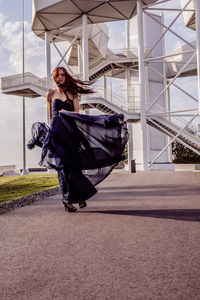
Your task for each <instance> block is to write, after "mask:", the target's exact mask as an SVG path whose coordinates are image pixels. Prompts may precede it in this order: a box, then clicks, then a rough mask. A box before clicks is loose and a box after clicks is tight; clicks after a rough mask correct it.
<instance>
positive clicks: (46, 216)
mask: <svg viewBox="0 0 200 300" xmlns="http://www.w3.org/2000/svg"><path fill="white" fill-rule="evenodd" d="M98 189H99V193H98V194H97V195H95V196H94V197H93V199H91V200H90V201H88V208H87V209H85V210H84V211H79V212H77V213H75V214H70V213H65V212H64V209H63V207H62V204H61V200H60V197H59V196H52V197H49V198H47V199H45V200H42V201H39V202H36V203H34V204H32V205H31V206H26V207H23V208H20V209H16V210H15V211H12V212H10V213H7V214H4V215H1V216H0V239H1V245H0V257H1V260H0V298H1V300H4V299H6V300H7V299H9V300H10V299H19V300H24V299H26V300H32V299H33V300H39V299H48V300H49V299H59V300H60V299H61V300H62V299H67V300H68V299H70V300H76V299H81V300H83V299H84V300H90V299H91V300H93V299H99V300H104V299H109V300H112V299H117V300H118V299H119V300H124V299H133V300H134V299H137V300H147V299H153V300H156V299H160V300H163V299H169V300H173V299H174V300H179V299H180V300H184V299H185V300H190V299H191V300H196V299H200V224H199V222H200V176H199V175H197V174H195V173H192V172H138V173H136V174H121V175H120V174H114V175H111V176H109V177H108V178H107V179H106V180H105V181H104V182H103V183H101V184H100V185H99V188H98Z"/></svg>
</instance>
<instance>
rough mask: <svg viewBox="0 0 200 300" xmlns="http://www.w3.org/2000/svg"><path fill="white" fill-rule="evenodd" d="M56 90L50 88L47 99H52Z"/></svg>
mask: <svg viewBox="0 0 200 300" xmlns="http://www.w3.org/2000/svg"><path fill="white" fill-rule="evenodd" d="M55 92H56V89H49V90H48V91H47V93H46V97H47V101H51V100H52V99H53V96H54V94H55Z"/></svg>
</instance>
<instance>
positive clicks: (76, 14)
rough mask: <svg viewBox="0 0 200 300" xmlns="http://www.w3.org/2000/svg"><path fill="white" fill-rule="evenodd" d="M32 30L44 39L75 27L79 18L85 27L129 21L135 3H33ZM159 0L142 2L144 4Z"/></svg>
mask: <svg viewBox="0 0 200 300" xmlns="http://www.w3.org/2000/svg"><path fill="white" fill-rule="evenodd" d="M32 1H33V9H32V13H33V15H32V30H33V31H34V33H35V34H36V35H38V36H39V37H41V38H44V32H45V31H50V32H53V33H54V34H59V32H58V30H60V29H63V30H64V29H65V28H69V27H78V26H81V24H82V15H83V14H86V15H87V17H88V24H93V23H94V24H96V23H102V22H111V21H119V20H128V19H131V18H132V17H133V16H134V15H136V13H137V0H121V1H119V0H106V1H105V0H104V1H102V0H32ZM157 1H158V0H145V1H143V2H142V3H143V4H144V5H148V4H152V3H155V2H157Z"/></svg>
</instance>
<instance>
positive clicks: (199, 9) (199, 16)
mask: <svg viewBox="0 0 200 300" xmlns="http://www.w3.org/2000/svg"><path fill="white" fill-rule="evenodd" d="M191 1H192V0H188V1H187V3H186V4H185V5H184V7H183V8H182V9H179V8H178V9H177V8H173V7H170V2H171V1H159V2H157V3H154V4H150V5H145V6H143V7H142V12H141V14H146V15H147V16H148V17H149V18H151V19H152V20H154V21H155V22H156V23H158V24H160V25H161V26H162V28H163V31H162V33H161V35H160V37H159V38H158V39H157V40H156V41H155V43H154V44H153V46H152V47H151V48H150V49H149V50H148V51H147V52H145V53H143V56H142V57H143V61H142V64H144V66H145V68H147V69H149V70H151V71H152V72H154V73H155V74H157V75H158V76H159V77H160V78H161V79H163V81H164V82H165V86H164V88H163V90H162V91H161V92H160V93H159V94H158V95H157V96H156V97H155V99H154V100H153V102H152V103H151V104H149V105H148V104H147V102H146V103H145V108H144V106H143V107H141V110H142V109H143V110H145V111H143V112H142V111H141V115H142V114H145V119H146V127H147V123H148V119H150V120H151V123H154V122H155V121H154V120H153V118H154V117H156V116H160V117H161V118H163V117H165V118H166V119H167V120H168V121H169V120H170V119H171V117H173V116H176V117H177V118H178V117H179V116H180V114H183V115H184V114H185V113H186V112H188V111H190V114H187V115H186V116H187V117H189V116H191V118H190V120H189V121H188V120H187V121H186V122H185V124H184V125H183V126H182V127H181V128H180V130H179V131H178V132H177V134H175V135H173V134H172V133H170V132H167V130H166V129H163V128H160V129H162V131H163V132H165V133H166V134H167V135H168V136H170V137H171V138H170V141H169V142H168V144H167V145H166V146H165V147H164V148H163V149H162V150H161V151H160V152H159V153H158V155H157V156H156V157H155V158H154V159H153V160H152V161H149V158H148V157H147V156H148V154H146V158H145V157H144V159H147V161H148V163H147V168H145V163H144V169H149V168H150V167H151V166H152V164H153V163H155V162H156V161H157V160H158V158H159V157H160V156H161V155H162V154H163V152H164V151H166V149H167V148H168V147H170V146H171V144H172V143H173V142H174V141H175V140H177V141H179V142H180V143H182V144H183V145H184V146H187V147H188V148H189V149H191V150H193V151H194V152H195V153H197V154H199V155H200V151H198V150H196V149H194V148H193V147H192V146H190V145H187V144H186V143H185V142H184V141H182V140H181V139H180V136H181V134H182V133H183V132H184V130H186V129H187V128H188V126H189V125H190V124H191V122H192V121H194V119H195V118H196V117H197V116H199V111H198V108H197V109H190V110H184V109H183V110H177V111H170V110H166V111H164V112H163V111H160V112H159V107H158V106H157V102H158V101H159V100H160V98H161V97H162V96H165V95H166V93H167V92H169V88H170V86H174V87H175V88H177V89H178V90H179V91H181V92H182V93H184V95H186V96H187V97H188V99H189V100H192V101H194V102H195V103H199V107H200V100H199V98H200V97H199V96H198V99H197V98H196V97H194V96H193V95H191V94H190V93H189V92H188V91H186V90H185V89H184V88H183V87H180V86H179V85H177V84H176V83H175V80H176V79H177V78H179V77H180V76H181V74H182V73H183V71H184V70H185V69H186V68H187V67H188V65H189V64H191V62H192V60H193V59H194V57H195V56H196V57H197V74H198V75H197V76H198V85H199V86H198V87H197V88H198V95H199V88H200V63H199V61H200V58H199V56H200V55H199V53H200V52H199V51H200V38H199V37H198V34H199V33H198V31H199V30H196V36H197V45H196V47H195V45H194V44H192V43H190V42H189V41H187V40H186V39H185V38H183V37H182V36H181V35H180V34H178V33H177V32H175V30H172V29H171V27H172V26H173V25H174V24H175V23H176V21H177V19H178V18H179V17H180V16H181V15H182V14H183V12H185V11H194V10H192V9H188V5H189V4H190V3H191ZM166 2H168V7H157V6H158V5H159V4H163V3H166ZM195 2H196V6H195V13H196V20H197V23H198V22H199V23H198V24H199V25H197V24H196V28H198V26H200V4H199V1H195ZM150 11H160V12H162V14H163V13H164V12H165V11H174V12H178V13H177V15H176V16H174V18H173V20H172V21H171V23H170V24H169V25H168V26H166V25H165V24H164V22H162V21H159V20H157V19H156V18H155V17H154V16H152V14H151V13H150ZM162 20H163V18H162ZM138 26H141V24H138ZM138 32H139V29H138ZM168 32H170V33H171V34H173V35H174V36H175V37H176V38H178V39H179V40H181V41H182V42H184V43H185V44H186V45H188V46H189V47H190V49H189V50H187V51H182V52H180V53H175V54H169V55H167V54H164V55H162V56H159V57H153V58H151V57H150V58H149V57H148V56H149V54H150V53H151V52H152V50H153V49H154V48H155V47H156V45H157V44H158V43H159V42H162V40H163V39H164V38H165V36H166V33H168ZM140 51H141V49H140ZM184 54H188V55H190V54H191V56H190V58H189V59H188V60H187V61H184V62H181V64H182V65H181V68H180V70H179V71H178V72H177V74H176V75H175V76H174V77H173V78H171V79H170V80H169V79H168V78H167V76H166V74H165V72H164V73H163V74H162V73H160V72H159V71H157V70H156V69H155V68H154V67H152V66H151V63H162V64H163V65H166V63H169V62H170V61H169V60H166V59H167V58H169V57H172V60H171V61H172V62H176V61H175V60H173V57H176V58H177V57H178V56H179V55H184ZM139 56H140V55H139ZM139 65H140V70H141V62H140V64H139ZM142 69H144V68H143V66H142ZM146 84H147V80H146ZM143 88H144V87H143ZM145 99H147V97H145ZM154 109H155V110H154ZM154 111H157V112H156V113H155V112H154ZM141 123H142V120H141ZM156 125H157V127H159V125H158V124H156ZM143 126H144V124H143ZM146 131H147V129H145V130H144V132H146ZM145 138H146V134H145V135H144V133H143V140H144V139H145ZM199 142H200V141H199Z"/></svg>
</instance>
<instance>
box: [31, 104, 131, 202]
mask: <svg viewBox="0 0 200 300" xmlns="http://www.w3.org/2000/svg"><path fill="white" fill-rule="evenodd" d="M62 109H64V110H67V111H68V112H60V110H62ZM73 110H74V107H73V101H72V100H70V99H67V100H66V101H62V100H60V99H54V100H53V101H52V120H51V122H50V127H48V126H47V125H46V124H45V123H41V122H37V123H34V124H33V126H32V139H31V140H30V141H29V142H28V144H27V146H28V148H29V149H32V148H34V146H35V145H37V146H39V147H42V155H41V161H40V162H39V165H40V166H45V167H47V168H53V169H56V170H57V172H58V179H59V183H60V188H61V193H62V196H63V198H64V199H67V200H68V201H69V202H71V203H78V202H81V201H83V200H87V199H89V198H90V197H92V196H93V195H94V194H95V193H96V192H97V190H96V188H95V187H94V186H95V185H96V184H98V183H99V182H101V181H102V180H103V179H104V178H105V177H106V176H108V174H109V173H110V172H111V171H112V169H113V168H114V167H115V166H116V165H117V164H118V162H120V161H121V160H123V159H124V158H125V157H124V154H123V150H124V147H125V144H126V142H127V140H128V130H127V126H126V122H124V118H123V115H122V114H116V115H99V116H88V115H82V114H78V113H70V111H73Z"/></svg>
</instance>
